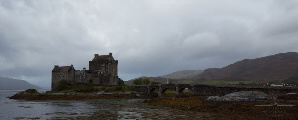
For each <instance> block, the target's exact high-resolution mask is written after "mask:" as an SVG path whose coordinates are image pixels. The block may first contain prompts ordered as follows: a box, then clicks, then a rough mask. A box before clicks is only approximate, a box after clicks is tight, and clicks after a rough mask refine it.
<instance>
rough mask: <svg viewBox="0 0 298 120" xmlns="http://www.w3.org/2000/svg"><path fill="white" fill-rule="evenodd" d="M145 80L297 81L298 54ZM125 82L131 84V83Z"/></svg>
mask: <svg viewBox="0 0 298 120" xmlns="http://www.w3.org/2000/svg"><path fill="white" fill-rule="evenodd" d="M145 78H149V79H150V80H151V81H156V82H161V83H166V79H167V78H170V79H171V81H172V82H173V83H200V82H202V81H203V82H204V81H211V80H219V81H251V82H255V83H266V82H273V81H291V82H293V81H294V82H298V53H296V52H288V53H279V54H275V55H270V56H266V57H261V58H256V59H244V60H241V61H238V62H235V63H233V64H230V65H228V66H226V67H223V68H209V69H206V70H183V71H177V72H174V73H171V74H170V76H167V75H163V76H161V77H145ZM127 83H132V80H131V82H129V81H127Z"/></svg>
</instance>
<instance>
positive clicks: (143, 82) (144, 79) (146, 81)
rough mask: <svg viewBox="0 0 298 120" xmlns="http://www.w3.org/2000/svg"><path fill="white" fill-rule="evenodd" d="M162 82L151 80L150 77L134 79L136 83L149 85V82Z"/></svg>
mask: <svg viewBox="0 0 298 120" xmlns="http://www.w3.org/2000/svg"><path fill="white" fill-rule="evenodd" d="M152 83H153V84H160V83H159V82H151V81H150V80H149V79H148V78H139V79H136V80H134V81H133V84H134V85H149V84H152Z"/></svg>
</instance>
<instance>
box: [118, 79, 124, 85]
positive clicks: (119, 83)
mask: <svg viewBox="0 0 298 120" xmlns="http://www.w3.org/2000/svg"><path fill="white" fill-rule="evenodd" d="M118 85H120V86H123V85H125V84H124V81H123V80H122V79H121V78H120V79H119V81H118Z"/></svg>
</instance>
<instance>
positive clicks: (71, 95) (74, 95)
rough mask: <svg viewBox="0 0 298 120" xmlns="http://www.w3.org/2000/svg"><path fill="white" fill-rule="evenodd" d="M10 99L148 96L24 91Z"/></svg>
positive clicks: (129, 97) (135, 97) (127, 97)
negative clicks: (34, 92)
mask: <svg viewBox="0 0 298 120" xmlns="http://www.w3.org/2000/svg"><path fill="white" fill-rule="evenodd" d="M9 98H10V99H22V100H44V101H47V100H92V99H148V98H152V97H150V96H145V95H140V94H138V93H133V92H127V93H119V94H115V93H108V92H97V93H74V92H70V93H40V94H31V93H26V92H24V91H22V92H19V93H16V94H15V95H13V96H11V97H9Z"/></svg>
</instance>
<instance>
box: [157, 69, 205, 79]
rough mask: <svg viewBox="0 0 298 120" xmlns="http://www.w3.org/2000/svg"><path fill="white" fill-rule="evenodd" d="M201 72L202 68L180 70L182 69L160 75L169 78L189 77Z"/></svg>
mask: <svg viewBox="0 0 298 120" xmlns="http://www.w3.org/2000/svg"><path fill="white" fill-rule="evenodd" d="M203 72H204V70H182V71H177V72H173V73H171V74H169V75H163V76H162V77H163V78H170V79H191V78H194V77H196V76H197V75H199V74H201V73H203Z"/></svg>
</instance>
